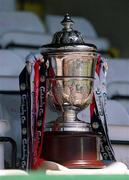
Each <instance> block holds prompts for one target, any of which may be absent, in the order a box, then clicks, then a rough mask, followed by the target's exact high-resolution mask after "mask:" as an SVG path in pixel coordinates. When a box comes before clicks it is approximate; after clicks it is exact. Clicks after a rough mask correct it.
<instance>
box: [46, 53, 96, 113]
mask: <svg viewBox="0 0 129 180" xmlns="http://www.w3.org/2000/svg"><path fill="white" fill-rule="evenodd" d="M96 58H97V56H96V54H95V53H89V52H83V53H82V52H80V53H71V52H70V53H67V54H65V55H64V56H60V55H59V54H56V55H52V57H51V56H50V59H51V64H52V66H53V69H54V73H55V75H54V77H49V78H48V80H47V84H48V87H49V94H48V96H49V101H50V103H51V104H54V105H55V107H56V106H60V107H62V108H63V109H64V108H65V107H66V106H70V107H71V108H73V109H79V110H81V109H83V108H85V107H87V106H88V105H89V104H90V102H91V98H92V88H93V80H94V72H95V65H96Z"/></svg>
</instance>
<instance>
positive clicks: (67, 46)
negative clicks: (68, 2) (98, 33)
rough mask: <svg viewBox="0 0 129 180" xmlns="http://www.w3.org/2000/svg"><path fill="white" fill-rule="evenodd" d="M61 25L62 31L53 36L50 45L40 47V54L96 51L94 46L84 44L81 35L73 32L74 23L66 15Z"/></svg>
mask: <svg viewBox="0 0 129 180" xmlns="http://www.w3.org/2000/svg"><path fill="white" fill-rule="evenodd" d="M61 24H62V25H63V29H62V30H61V31H59V32H56V33H55V34H54V36H53V39H52V43H51V44H47V45H43V46H42V48H43V49H42V50H41V51H42V52H49V53H50V52H58V51H59V52H61V51H63V52H70V51H83V52H84V51H90V52H96V51H97V48H96V46H95V45H94V44H89V43H85V41H84V39H83V37H82V35H81V33H80V32H78V31H76V30H73V24H74V22H73V21H72V20H71V17H70V16H69V14H68V13H67V14H66V15H65V17H64V19H63V20H62V21H61Z"/></svg>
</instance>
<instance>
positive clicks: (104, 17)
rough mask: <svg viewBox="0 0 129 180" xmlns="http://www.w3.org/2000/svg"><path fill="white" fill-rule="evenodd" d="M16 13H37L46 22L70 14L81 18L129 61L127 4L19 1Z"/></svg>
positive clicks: (82, 0) (122, 0) (125, 0)
mask: <svg viewBox="0 0 129 180" xmlns="http://www.w3.org/2000/svg"><path fill="white" fill-rule="evenodd" d="M17 9H20V10H31V11H34V12H36V13H37V14H38V15H39V16H40V17H41V19H42V20H43V21H44V20H45V16H46V15H47V14H54V15H64V14H65V13H67V12H69V13H70V14H71V15H72V16H82V17H84V18H86V19H88V20H89V21H90V22H91V23H92V24H93V26H94V28H95V30H96V32H97V33H98V35H99V36H103V37H106V38H107V39H109V41H110V43H111V46H112V48H116V51H119V52H116V53H119V55H120V56H122V57H129V36H128V33H129V1H128V0H119V1H117V0H113V1H112V0H97V1H95V0H79V1H75V0H17ZM44 23H45V22H44ZM114 51H115V49H114ZM114 53H115V52H114Z"/></svg>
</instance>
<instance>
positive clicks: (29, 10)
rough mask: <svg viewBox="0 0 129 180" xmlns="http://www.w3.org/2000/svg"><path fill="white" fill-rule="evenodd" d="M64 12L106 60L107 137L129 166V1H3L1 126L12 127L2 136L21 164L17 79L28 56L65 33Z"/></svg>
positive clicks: (9, 164) (0, 10)
mask: <svg viewBox="0 0 129 180" xmlns="http://www.w3.org/2000/svg"><path fill="white" fill-rule="evenodd" d="M66 13H69V14H70V15H71V16H72V19H73V20H74V22H75V25H74V27H75V29H76V30H78V31H80V32H81V33H82V34H83V36H84V39H85V40H86V42H89V43H93V44H95V45H96V46H97V48H98V51H99V52H100V53H101V54H102V56H103V57H106V58H107V63H108V66H109V70H108V74H107V96H108V106H107V108H108V116H109V121H108V125H109V136H110V139H111V141H112V143H113V147H114V149H115V152H116V156H117V159H118V160H119V161H123V162H124V163H126V164H127V165H128V166H129V75H128V72H129V35H128V34H129V0H119V1H118V0H78V1H77V0H0V119H1V120H0V124H1V121H2V120H6V121H7V122H8V124H9V128H7V129H8V130H7V129H6V131H5V132H4V134H0V136H3V135H5V134H6V135H7V136H9V137H11V138H13V140H14V141H15V142H16V145H17V149H18V151H17V154H16V159H17V163H19V162H20V156H21V122H20V95H19V74H20V72H21V70H22V69H23V68H24V66H25V57H26V56H27V55H28V54H29V53H30V52H32V51H37V50H38V48H39V47H41V46H42V45H43V44H47V43H50V42H51V40H52V36H53V33H55V32H56V31H58V30H60V29H62V26H61V25H60V21H61V20H62V18H63V16H64V15H65V14H66ZM0 127H1V126H0ZM0 132H1V129H0ZM7 146H8V145H7ZM5 149H6V151H5V162H6V163H5V167H7V168H8V167H10V168H11V167H12V162H11V158H10V157H11V148H9V147H5ZM0 168H1V161H0Z"/></svg>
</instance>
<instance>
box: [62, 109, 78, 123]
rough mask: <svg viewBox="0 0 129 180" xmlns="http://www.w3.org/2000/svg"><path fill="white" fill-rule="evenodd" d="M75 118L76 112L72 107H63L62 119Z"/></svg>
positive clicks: (71, 120) (70, 120) (70, 119)
mask: <svg viewBox="0 0 129 180" xmlns="http://www.w3.org/2000/svg"><path fill="white" fill-rule="evenodd" d="M76 119H77V112H76V110H74V109H70V107H69V109H68V108H67V109H65V110H64V112H63V120H64V121H65V122H73V121H75V120H76Z"/></svg>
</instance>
